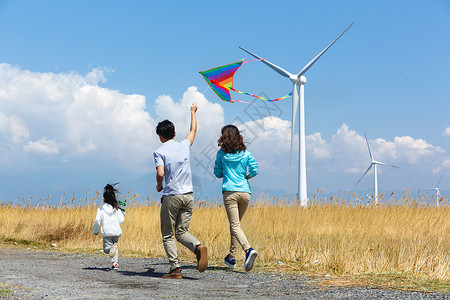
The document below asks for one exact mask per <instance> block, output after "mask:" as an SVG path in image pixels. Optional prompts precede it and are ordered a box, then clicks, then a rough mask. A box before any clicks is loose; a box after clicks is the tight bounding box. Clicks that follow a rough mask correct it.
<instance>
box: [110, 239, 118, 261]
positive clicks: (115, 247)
mask: <svg viewBox="0 0 450 300" xmlns="http://www.w3.org/2000/svg"><path fill="white" fill-rule="evenodd" d="M118 248H119V245H118V244H117V243H114V244H113V245H112V246H111V250H109V257H111V258H113V257H114V256H115V255H116V253H117V249H118Z"/></svg>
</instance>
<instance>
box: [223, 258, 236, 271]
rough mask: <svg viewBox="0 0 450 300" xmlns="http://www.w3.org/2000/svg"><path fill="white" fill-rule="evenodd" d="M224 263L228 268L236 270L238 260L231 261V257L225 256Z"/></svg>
mask: <svg viewBox="0 0 450 300" xmlns="http://www.w3.org/2000/svg"><path fill="white" fill-rule="evenodd" d="M223 261H224V263H225V264H226V265H227V266H228V268H231V269H234V268H236V260H235V259H234V258H232V259H230V256H229V255H227V256H225V258H224V260H223Z"/></svg>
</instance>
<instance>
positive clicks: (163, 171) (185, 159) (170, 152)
mask: <svg viewBox="0 0 450 300" xmlns="http://www.w3.org/2000/svg"><path fill="white" fill-rule="evenodd" d="M196 111H197V105H196V104H195V103H193V104H192V105H191V107H190V112H191V127H190V131H189V133H188V135H187V136H186V139H185V140H183V141H181V142H178V141H175V140H174V138H175V136H176V133H175V126H174V125H173V123H172V122H170V121H169V120H164V121H162V122H159V124H158V126H157V127H156V134H157V135H158V136H159V139H160V141H161V142H162V143H163V144H162V146H161V147H159V148H158V149H157V150H156V151H155V152H154V153H153V156H154V159H155V166H156V182H157V184H156V190H157V191H158V192H161V191H162V192H163V196H162V198H161V234H162V238H163V244H164V249H165V250H166V254H167V257H168V258H169V263H170V269H169V273H167V274H164V275H163V278H168V279H180V278H182V275H181V266H180V262H179V260H178V254H177V245H176V244H175V240H174V238H173V236H174V234H175V237H176V239H177V241H178V242H180V243H181V244H182V245H183V246H185V247H187V248H188V249H189V250H191V251H192V252H193V253H194V254H195V255H196V257H197V269H198V271H199V272H204V271H205V270H206V268H207V267H208V250H207V248H206V247H204V246H202V244H201V243H200V242H199V241H198V240H197V239H196V238H195V237H193V236H192V235H191V234H190V233H189V223H190V221H191V217H192V211H193V209H194V195H193V188H192V174H191V165H190V152H191V146H192V143H194V139H195V134H196V132H197V119H196V116H195V112H196ZM164 180H165V183H166V184H165V186H164V187H163V181H164Z"/></svg>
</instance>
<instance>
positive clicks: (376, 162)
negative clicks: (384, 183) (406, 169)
mask: <svg viewBox="0 0 450 300" xmlns="http://www.w3.org/2000/svg"><path fill="white" fill-rule="evenodd" d="M373 163H374V164H377V165H381V166H386V167H391V168H397V169H399V168H400V167H397V166H392V165H387V164H385V163H382V162H380V161H374V162H373Z"/></svg>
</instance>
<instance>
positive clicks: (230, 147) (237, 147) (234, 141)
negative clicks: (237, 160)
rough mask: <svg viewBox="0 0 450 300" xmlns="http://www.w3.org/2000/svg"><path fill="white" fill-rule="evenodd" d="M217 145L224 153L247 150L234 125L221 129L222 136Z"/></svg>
mask: <svg viewBox="0 0 450 300" xmlns="http://www.w3.org/2000/svg"><path fill="white" fill-rule="evenodd" d="M217 144H218V145H219V147H220V148H221V149H222V151H223V152H225V153H236V152H238V151H245V150H246V149H247V147H246V146H245V144H244V138H243V137H242V135H241V133H240V132H239V129H238V128H237V127H236V126H234V125H226V126H224V127H223V128H222V136H221V137H220V138H219V140H218V141H217Z"/></svg>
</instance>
